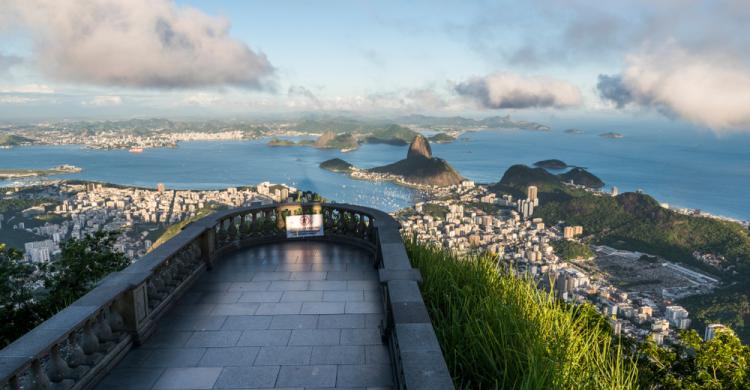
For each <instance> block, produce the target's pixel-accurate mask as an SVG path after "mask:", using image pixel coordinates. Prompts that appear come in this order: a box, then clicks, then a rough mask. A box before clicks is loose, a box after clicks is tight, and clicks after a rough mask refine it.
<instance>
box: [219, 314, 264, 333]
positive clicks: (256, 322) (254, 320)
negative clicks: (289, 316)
mask: <svg viewBox="0 0 750 390" xmlns="http://www.w3.org/2000/svg"><path fill="white" fill-rule="evenodd" d="M271 318H272V317H271V316H228V317H227V320H226V321H225V322H224V325H223V326H222V327H221V330H247V329H268V326H269V325H270V324H271Z"/></svg>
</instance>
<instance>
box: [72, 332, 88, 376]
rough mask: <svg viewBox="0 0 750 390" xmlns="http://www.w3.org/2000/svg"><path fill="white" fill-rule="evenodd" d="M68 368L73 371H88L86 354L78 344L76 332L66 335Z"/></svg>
mask: <svg viewBox="0 0 750 390" xmlns="http://www.w3.org/2000/svg"><path fill="white" fill-rule="evenodd" d="M68 366H70V367H71V368H74V369H75V368H83V369H84V370H86V369H88V367H87V366H88V362H87V359H86V353H85V352H83V348H81V344H79V343H78V334H77V333H76V332H71V333H70V334H69V335H68Z"/></svg>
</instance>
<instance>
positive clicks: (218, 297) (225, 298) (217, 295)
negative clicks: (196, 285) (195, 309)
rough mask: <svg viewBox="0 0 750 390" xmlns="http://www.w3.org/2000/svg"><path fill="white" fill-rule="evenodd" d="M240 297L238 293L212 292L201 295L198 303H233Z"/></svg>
mask: <svg viewBox="0 0 750 390" xmlns="http://www.w3.org/2000/svg"><path fill="white" fill-rule="evenodd" d="M240 295H242V293H241V292H239V291H212V292H207V293H204V294H203V297H201V299H200V303H234V302H237V300H238V299H240Z"/></svg>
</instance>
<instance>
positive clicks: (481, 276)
mask: <svg viewBox="0 0 750 390" xmlns="http://www.w3.org/2000/svg"><path fill="white" fill-rule="evenodd" d="M406 248H407V253H408V255H409V258H410V259H411V262H412V265H413V266H414V267H416V268H419V270H420V272H421V273H422V277H423V279H424V281H423V283H422V284H421V285H420V289H421V291H422V296H423V297H424V300H425V304H426V305H427V309H428V311H429V313H430V318H431V319H432V323H433V326H434V327H435V332H436V334H437V337H438V340H439V342H440V345H441V347H442V349H443V354H444V356H445V360H446V363H447V364H448V368H449V369H450V371H451V375H452V376H453V379H454V382H455V385H456V388H458V389H631V388H636V384H637V369H636V367H635V365H634V364H629V362H628V361H627V360H625V358H624V356H623V351H622V350H621V348H620V345H619V344H618V343H617V342H616V341H613V340H612V337H611V336H610V332H611V330H610V327H609V325H608V324H607V322H606V320H605V319H604V317H602V316H601V315H600V314H598V313H597V312H596V311H595V310H594V309H593V308H592V307H591V306H588V305H580V306H570V305H566V304H565V303H563V302H561V301H559V300H556V299H555V298H554V295H552V294H548V293H546V292H544V291H542V290H539V289H537V287H536V285H535V284H534V283H533V282H532V281H531V280H528V279H520V278H517V277H515V276H513V275H511V274H509V273H505V272H502V271H500V270H499V269H498V268H497V267H496V265H495V261H494V260H493V259H491V258H483V257H462V258H459V257H457V256H456V255H454V254H452V253H450V252H449V251H444V250H441V249H437V248H434V247H429V246H424V245H421V244H417V243H415V242H413V241H408V242H407V243H406Z"/></svg>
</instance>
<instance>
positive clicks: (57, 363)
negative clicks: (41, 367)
mask: <svg viewBox="0 0 750 390" xmlns="http://www.w3.org/2000/svg"><path fill="white" fill-rule="evenodd" d="M47 364H48V365H47V376H49V379H50V380H51V381H52V382H55V383H60V382H62V381H63V380H65V379H69V378H73V377H74V375H73V370H71V368H70V367H69V366H68V363H66V362H65V360H64V359H63V358H62V356H60V346H59V345H57V344H55V345H53V346H52V349H50V354H49V362H48V363H47Z"/></svg>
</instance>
